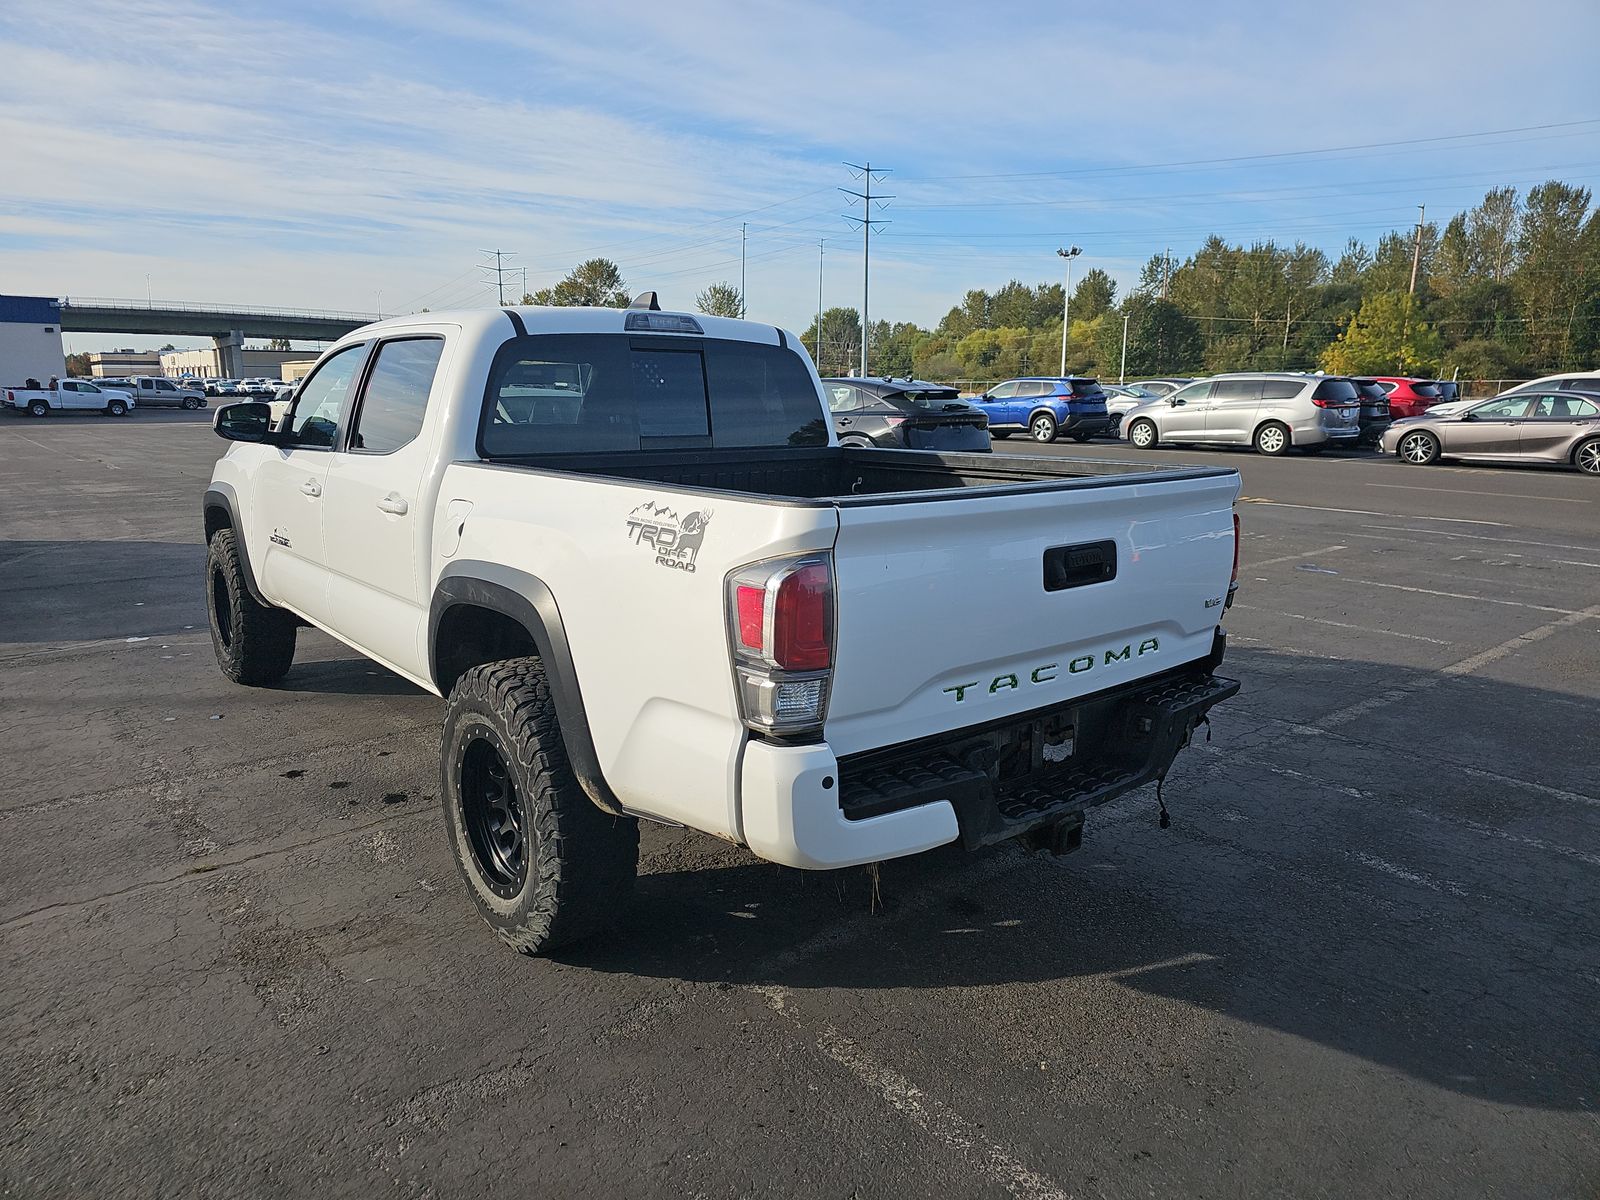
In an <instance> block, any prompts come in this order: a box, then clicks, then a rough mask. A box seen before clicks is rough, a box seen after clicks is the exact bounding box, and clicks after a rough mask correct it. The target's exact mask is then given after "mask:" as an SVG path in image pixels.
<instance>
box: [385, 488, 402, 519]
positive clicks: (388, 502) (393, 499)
mask: <svg viewBox="0 0 1600 1200" xmlns="http://www.w3.org/2000/svg"><path fill="white" fill-rule="evenodd" d="M378 508H379V510H380V511H382V512H386V513H393V514H394V515H395V516H397V517H403V516H405V515H406V508H407V505H406V502H405V500H404V498H403V497H400V496H396V495H395V494H394V493H393V492H390V493H389V494H388V495H387V496H385V497H384V498H383V499H382V500H379V501H378Z"/></svg>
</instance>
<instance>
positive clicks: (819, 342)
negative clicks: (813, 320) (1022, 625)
mask: <svg viewBox="0 0 1600 1200" xmlns="http://www.w3.org/2000/svg"><path fill="white" fill-rule="evenodd" d="M821 370H822V239H821V238H818V239H817V371H818V373H820V372H821Z"/></svg>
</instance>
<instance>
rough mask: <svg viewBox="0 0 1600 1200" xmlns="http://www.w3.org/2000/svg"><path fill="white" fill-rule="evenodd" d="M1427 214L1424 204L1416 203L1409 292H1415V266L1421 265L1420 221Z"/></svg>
mask: <svg viewBox="0 0 1600 1200" xmlns="http://www.w3.org/2000/svg"><path fill="white" fill-rule="evenodd" d="M1427 215H1428V208H1427V206H1426V205H1424V204H1419V205H1417V244H1416V248H1415V249H1413V250H1412V251H1411V294H1412V295H1413V296H1415V295H1416V294H1417V268H1418V267H1419V266H1421V265H1422V221H1423V218H1424V217H1426V216H1427Z"/></svg>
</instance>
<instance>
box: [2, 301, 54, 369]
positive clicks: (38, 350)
mask: <svg viewBox="0 0 1600 1200" xmlns="http://www.w3.org/2000/svg"><path fill="white" fill-rule="evenodd" d="M66 373H67V359H66V355H65V354H64V353H63V352H62V349H61V302H60V301H59V300H53V299H51V298H50V297H48V296H0V387H3V386H4V385H6V384H13V385H15V384H20V383H22V382H24V381H25V380H28V379H37V380H39V381H40V382H43V381H45V380H47V379H49V378H50V377H51V376H52V375H55V376H57V377H60V376H63V375H65V374H66Z"/></svg>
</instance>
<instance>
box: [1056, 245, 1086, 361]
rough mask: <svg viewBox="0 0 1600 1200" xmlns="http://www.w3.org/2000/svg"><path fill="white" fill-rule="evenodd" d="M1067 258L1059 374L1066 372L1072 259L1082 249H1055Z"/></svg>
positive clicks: (1062, 301)
mask: <svg viewBox="0 0 1600 1200" xmlns="http://www.w3.org/2000/svg"><path fill="white" fill-rule="evenodd" d="M1056 253H1057V254H1059V255H1060V256H1061V257H1062V258H1064V259H1066V260H1067V290H1066V291H1064V292H1062V293H1061V374H1063V375H1065V374H1066V373H1067V316H1068V314H1069V313H1070V312H1071V309H1072V260H1073V259H1075V258H1077V257H1078V255H1080V254H1082V253H1083V250H1082V249H1081V248H1080V247H1078V246H1074V247H1073V248H1072V249H1071V250H1065V249H1058V250H1057V251H1056Z"/></svg>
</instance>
